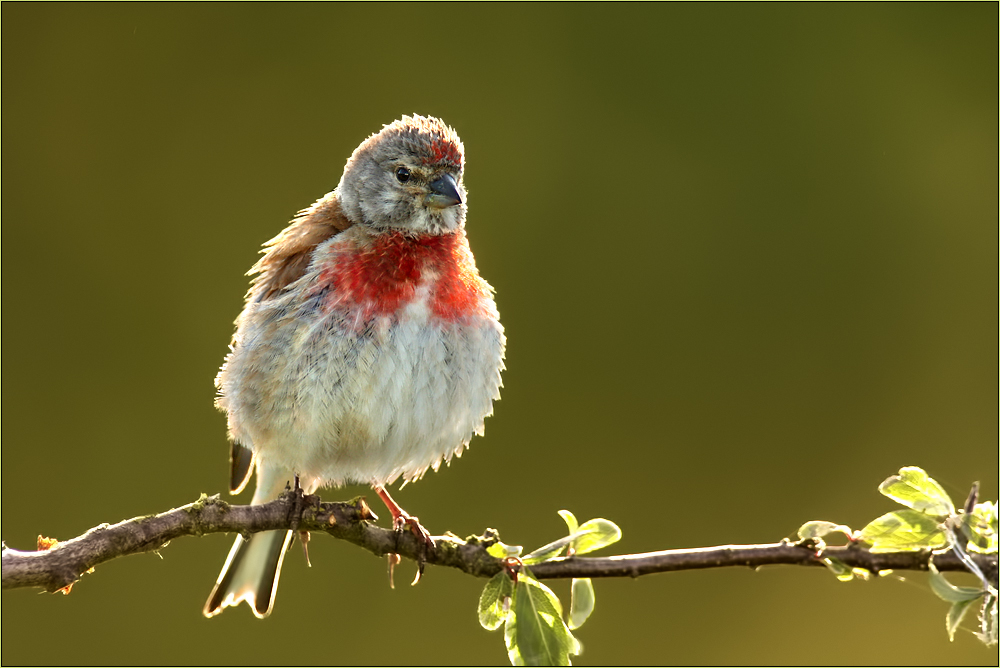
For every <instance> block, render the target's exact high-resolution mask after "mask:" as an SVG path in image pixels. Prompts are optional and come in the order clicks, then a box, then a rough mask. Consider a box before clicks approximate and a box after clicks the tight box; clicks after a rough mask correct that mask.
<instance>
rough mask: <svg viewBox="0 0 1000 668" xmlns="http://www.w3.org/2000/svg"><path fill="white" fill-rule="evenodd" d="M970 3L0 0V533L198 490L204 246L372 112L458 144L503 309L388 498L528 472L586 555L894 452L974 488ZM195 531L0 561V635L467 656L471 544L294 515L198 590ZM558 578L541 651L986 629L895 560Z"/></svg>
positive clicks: (107, 659)
mask: <svg viewBox="0 0 1000 668" xmlns="http://www.w3.org/2000/svg"><path fill="white" fill-rule="evenodd" d="M997 12H998V10H997V5H996V4H995V3H980V4H976V3H973V4H968V3H955V4H874V5H873V4H861V5H831V4H809V5H801V4H799V5H785V4H782V5H744V4H739V5H734V4H666V5H663V4H657V5H567V4H547V5H530V6H525V5H509V4H500V5H494V4H490V5H478V6H466V5H450V4H449V5H441V4H413V5H410V4H407V5H401V4H393V5H363V6H361V5H339V4H338V5H325V4H292V5H276V4H250V5H248V4H214V5H194V4H143V5H132V4H97V5H94V4H79V5H76V4H10V3H4V5H3V7H2V18H3V21H2V55H3V58H2V75H3V77H2V86H3V142H2V156H3V199H2V214H3V245H2V247H3V262H2V268H3V281H2V285H3V288H2V289H3V316H4V319H5V320H6V322H7V324H6V326H5V327H4V329H3V357H4V362H5V363H4V366H3V390H4V392H3V411H4V415H5V416H6V418H5V419H4V421H3V432H2V433H3V442H4V443H5V445H4V449H3V469H2V470H3V486H2V489H3V492H2V493H3V505H2V507H3V539H4V540H5V541H6V542H7V544H8V545H10V546H11V547H15V548H21V549H29V548H31V547H32V546H33V545H34V541H35V537H36V535H37V534H44V535H47V536H53V537H57V538H63V539H65V538H69V537H72V536H76V535H78V534H80V533H82V532H83V531H84V530H86V529H88V528H90V527H92V526H94V525H96V524H98V523H100V522H116V521H119V520H122V519H125V518H128V517H131V516H135V515H139V514H146V513H151V512H157V511H162V510H166V509H168V508H171V507H174V506H178V505H181V504H184V503H187V502H190V501H193V500H194V499H196V498H197V496H198V494H199V493H200V492H207V493H217V492H222V491H224V489H225V484H226V480H227V445H226V439H225V424H224V418H223V416H222V415H221V414H219V413H217V412H216V410H215V409H214V408H213V406H212V399H213V395H214V388H213V386H212V379H213V377H214V375H215V373H216V370H217V368H218V366H219V364H220V363H221V361H222V358H223V356H224V355H225V353H226V351H227V344H228V342H229V337H230V335H231V332H232V322H233V320H234V319H235V317H236V315H237V314H238V312H239V310H240V308H241V304H242V297H243V294H244V292H245V290H246V287H247V278H246V277H245V276H244V272H246V270H247V269H248V268H249V267H250V265H251V264H252V263H253V262H254V261H255V259H256V257H257V251H258V249H259V247H260V244H261V243H262V242H264V241H265V240H267V239H268V238H270V237H271V236H273V235H274V234H276V233H277V232H278V231H279V230H281V229H282V227H283V226H284V225H285V223H286V221H287V220H288V219H289V218H290V217H291V216H292V215H293V214H294V213H295V211H296V210H297V209H299V208H301V207H304V206H306V205H308V204H310V203H311V202H312V201H313V200H315V199H316V198H317V197H319V196H320V195H322V194H324V193H326V192H327V191H329V190H331V189H332V188H333V187H334V186H335V185H336V184H337V181H338V180H339V178H340V175H341V172H342V170H343V165H344V162H345V160H346V159H347V157H348V156H349V155H350V154H351V151H352V150H353V149H354V148H355V147H356V146H357V145H358V144H359V143H360V142H361V140H363V139H364V138H365V137H367V136H368V135H369V134H370V133H372V132H375V131H377V130H379V129H380V128H381V126H382V125H383V124H384V123H389V122H391V121H392V120H394V119H396V118H398V117H400V116H401V115H403V114H404V113H413V112H419V113H422V114H431V115H436V116H440V117H441V118H444V119H445V120H446V121H447V122H448V123H450V124H452V125H453V126H454V127H455V128H456V129H457V130H458V132H459V133H460V134H461V137H462V139H463V140H464V142H465V146H466V151H467V158H468V163H467V165H468V166H467V175H466V184H467V185H468V188H469V191H470V193H471V197H470V215H469V223H468V233H469V237H470V239H471V243H472V247H473V250H474V251H475V254H476V258H477V261H478V264H479V267H480V270H481V272H482V274H483V275H484V276H485V277H486V278H487V280H489V281H490V283H492V284H493V285H494V286H495V287H496V289H497V302H498V305H499V308H500V313H501V316H502V320H503V323H504V325H505V326H506V328H507V333H508V337H509V348H508V357H507V366H508V369H507V372H506V374H505V375H504V390H503V400H502V401H501V402H499V404H498V405H497V407H496V414H495V415H494V417H492V418H490V419H489V420H487V436H486V438H485V439H476V440H474V441H473V443H472V449H471V451H469V452H468V453H467V454H466V455H465V456H464V457H463V458H462V459H461V460H460V461H458V462H456V463H454V465H453V466H452V467H450V468H448V469H445V470H443V471H442V472H440V473H438V474H436V475H429V476H428V477H427V478H426V479H425V480H424V481H423V482H421V483H419V484H416V485H412V486H408V487H407V488H406V489H405V490H403V491H402V492H401V493H399V494H398V495H397V499H399V500H400V502H401V503H402V504H403V505H404V506H405V507H406V508H408V509H409V510H411V511H412V512H414V513H416V514H418V515H419V516H420V517H421V518H422V520H423V521H424V523H425V524H426V525H427V526H428V528H429V529H430V530H431V531H432V532H437V533H440V532H443V531H445V530H450V531H453V532H455V533H458V534H460V535H466V534H469V533H473V532H481V531H482V530H483V529H485V528H486V527H487V526H490V527H495V528H497V529H498V530H499V531H500V533H501V536H502V537H503V538H504V539H505V540H506V541H507V542H511V543H517V544H523V545H525V546H527V547H528V548H529V549H530V548H532V547H536V546H538V545H541V544H542V543H545V542H548V541H549V540H552V539H554V538H556V537H558V536H559V535H561V532H562V531H563V530H564V526H563V524H562V521H561V520H560V519H559V517H558V516H557V515H556V511H557V510H559V509H560V508H568V509H570V510H572V511H573V512H574V513H576V515H577V516H578V517H579V518H580V520H581V521H582V520H585V519H588V518H590V517H595V516H603V517H607V518H610V519H612V520H614V521H616V522H617V523H618V524H619V525H620V526H621V527H622V529H623V530H624V539H623V540H622V542H621V543H620V544H619V547H620V550H619V551H620V552H641V551H647V550H657V549H665V548H678V547H695V546H708V545H716V544H723V543H748V542H769V541H776V540H779V539H780V538H782V537H783V536H786V535H789V534H791V533H792V532H794V531H795V529H796V528H797V527H798V526H799V525H800V524H801V523H802V522H804V521H806V520H811V519H827V520H835V521H837V522H843V523H847V524H849V525H851V526H853V527H855V528H859V527H860V526H862V525H863V524H864V523H865V522H867V521H868V520H870V519H872V518H874V517H876V516H877V515H879V514H881V513H883V512H887V511H888V510H890V509H892V507H893V504H892V503H891V502H890V501H889V500H887V499H885V498H883V497H881V496H880V495H879V494H878V493H877V491H876V487H877V485H878V484H879V482H881V481H882V480H883V479H884V478H885V477H887V476H889V475H891V474H893V473H894V472H895V471H896V470H897V469H898V468H899V467H900V466H904V465H917V466H922V467H924V468H925V469H927V470H928V471H929V472H930V473H931V475H932V476H934V477H935V478H937V479H938V480H939V481H940V482H941V483H942V484H944V485H945V486H946V488H947V489H948V490H949V491H950V492H951V493H952V494H953V495H954V497H955V499H956V500H960V499H964V497H965V494H966V493H967V491H968V489H969V486H970V484H971V483H972V482H973V481H975V480H981V481H982V483H983V492H984V493H985V494H986V495H987V496H988V497H989V498H996V496H997V466H998V462H997V453H998V449H997V436H998V434H997V405H998V396H997V384H998V378H997V362H998V360H997V349H998V345H997V343H998V337H997V315H998V314H997V299H998V295H997V256H998V251H997V248H998V243H997V242H998V240H997V217H998V203H997V181H998V174H997V164H998V156H997V127H998V115H997V98H998V90H997V80H998V68H997V41H998V35H997ZM358 493H364V488H361V487H356V488H348V489H343V490H328V491H327V492H326V493H325V496H326V498H328V499H346V498H349V497H351V496H353V495H355V494H358ZM369 496H371V495H370V494H369ZM243 498H246V499H248V498H249V492H248V493H246V494H245V496H244V497H243ZM231 540H232V539H231V537H228V536H222V535H213V536H208V537H205V538H201V539H195V538H187V539H180V540H177V541H175V542H174V543H173V544H172V545H170V546H169V547H168V548H167V549H165V550H163V552H162V558H158V557H157V556H156V555H153V554H149V555H143V556H135V557H130V558H127V559H122V560H118V561H114V562H112V563H109V564H106V565H104V566H101V567H99V568H98V569H97V572H96V574H94V575H90V576H87V577H85V578H84V579H83V580H82V582H81V583H80V584H78V585H77V587H76V588H75V589H74V591H73V593H72V595H71V596H68V597H64V596H50V595H42V594H39V593H38V592H37V591H27V590H21V591H13V592H4V594H3V605H4V610H6V613H5V614H4V615H3V625H2V630H3V643H2V661H3V663H5V664H19V663H82V664H100V665H105V664H121V663H127V664H132V663H138V664H144V663H150V664H182V665H184V664H216V663H236V664H248V663H249V664H259V663H306V664H308V663H319V664H329V663H333V664H341V663H344V664H372V663H373V664H437V663H443V664H455V663H457V664H502V663H505V662H506V655H505V651H504V648H503V638H502V635H501V633H488V632H486V631H484V630H482V629H481V628H480V627H479V625H478V622H477V619H476V614H475V612H476V604H477V601H478V596H479V591H480V590H481V588H482V586H483V584H484V582H483V581H477V580H473V579H471V578H469V577H466V576H462V575H460V574H458V573H455V572H451V571H447V570H442V569H431V570H430V571H429V572H428V573H427V575H426V577H425V579H424V581H423V582H422V583H421V584H420V586H418V587H414V588H411V587H408V586H402V587H399V588H397V589H396V590H394V591H393V590H390V589H389V587H388V584H387V578H386V572H385V571H386V568H385V562H384V561H383V560H380V559H376V558H374V557H372V556H370V555H368V554H367V553H364V552H362V551H361V550H359V549H357V548H355V547H353V546H350V545H347V544H342V543H338V542H336V541H334V540H332V539H323V538H322V537H318V538H317V539H316V540H314V541H313V543H312V546H311V556H312V562H313V568H311V569H307V568H306V567H305V565H304V563H303V559H302V558H301V556H300V551H299V549H298V548H297V547H295V548H294V551H293V552H292V553H291V554H290V555H289V557H288V559H287V560H286V565H285V569H284V574H283V575H282V580H281V593H280V595H279V597H278V600H277V605H276V609H275V613H274V614H273V615H272V617H271V618H270V619H268V620H266V621H265V622H259V621H257V620H256V619H254V618H253V617H252V616H251V615H250V614H249V613H248V611H247V609H246V608H245V607H243V608H241V609H238V610H230V611H228V612H227V613H226V614H224V615H222V616H221V617H218V618H215V619H212V620H206V619H204V618H203V617H202V616H201V613H200V610H201V606H202V604H203V602H204V599H205V598H206V596H207V595H208V593H209V590H210V589H211V586H212V584H213V582H214V580H215V578H216V576H217V574H218V571H219V569H220V567H221V564H222V562H223V560H224V558H225V556H226V553H227V551H228V549H229V546H230V544H231ZM411 574H412V566H406V565H404V566H403V567H402V573H401V574H400V577H398V578H397V579H400V580H402V581H404V582H405V581H407V580H408V579H409V576H410V575H411ZM555 589H556V591H557V593H560V594H566V593H567V590H568V587H567V586H565V583H556V585H555ZM597 594H598V603H597V609H596V612H595V614H594V616H593V617H592V618H591V620H590V621H589V622H588V624H587V625H586V626H584V627H583V629H581V630H580V632H579V634H578V635H579V637H580V639H581V640H582V642H583V644H584V653H583V654H582V655H581V656H580V657H578V658H577V663H579V664H584V665H587V664H608V663H611V664H617V663H624V664H663V663H667V664H731V663H736V664H789V663H790V664H803V663H806V664H809V663H819V664H834V665H838V664H993V665H995V664H996V650H995V649H986V648H984V647H982V646H980V645H979V644H978V642H977V641H976V640H975V639H974V638H973V636H972V634H971V632H970V630H969V629H970V628H971V624H970V623H969V621H967V622H966V627H965V629H966V630H963V631H961V632H960V633H959V634H958V637H957V638H956V640H955V642H954V643H949V642H948V639H947V635H946V633H945V629H944V619H945V613H946V611H947V606H946V604H945V603H943V602H942V601H940V600H938V599H936V598H935V597H934V596H933V595H932V594H931V592H930V591H929V590H928V588H927V585H926V578H925V576H924V575H922V574H908V575H907V576H906V578H905V581H899V580H895V579H885V580H880V581H877V582H870V583H867V584H865V583H850V584H841V583H838V582H836V581H835V580H834V578H833V577H832V576H831V575H829V574H828V573H826V572H824V571H822V570H819V569H801V568H799V569H796V568H780V567H775V568H770V569H764V570H761V571H760V572H756V573H754V572H751V571H749V570H735V569H734V570H718V571H701V572H691V573H673V574H664V575H658V576H650V577H644V578H641V579H639V580H635V581H631V580H606V581H599V582H597Z"/></svg>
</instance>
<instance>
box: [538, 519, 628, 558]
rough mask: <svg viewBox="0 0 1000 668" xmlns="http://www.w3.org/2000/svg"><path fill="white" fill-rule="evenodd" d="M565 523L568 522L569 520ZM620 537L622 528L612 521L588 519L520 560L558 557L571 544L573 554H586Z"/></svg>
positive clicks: (614, 541)
mask: <svg viewBox="0 0 1000 668" xmlns="http://www.w3.org/2000/svg"><path fill="white" fill-rule="evenodd" d="M560 514H562V513H560ZM563 519H564V520H565V519H566V517H565V516H564V517H563ZM573 519H574V520H575V519H576V518H573ZM566 523H567V524H569V521H567V522H566ZM621 537H622V530H621V529H619V528H618V525H617V524H615V523H614V522H612V521H610V520H605V519H601V518H597V519H593V520H588V521H586V522H584V523H583V524H582V525H580V527H579V528H577V530H576V531H574V532H572V533H571V534H570V535H568V536H564V537H563V538H560V539H559V540H554V541H552V542H551V543H549V544H548V545H543V546H541V547H540V548H538V549H537V550H534V551H533V552H531V554H526V555H525V556H524V557H523V558H522V561H524V563H526V564H540V563H542V562H543V561H549V560H551V559H555V558H556V557H559V556H560V555H561V554H562V551H563V550H564V549H566V548H567V547H569V546H571V545H572V547H573V550H572V552H573V554H586V553H587V552H593V551H594V550H599V549H601V548H602V547H607V546H608V545H611V544H612V543H616V542H618V541H619V540H620V539H621Z"/></svg>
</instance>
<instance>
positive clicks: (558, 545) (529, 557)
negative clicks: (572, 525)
mask: <svg viewBox="0 0 1000 668" xmlns="http://www.w3.org/2000/svg"><path fill="white" fill-rule="evenodd" d="M581 533H582V531H577V532H576V533H572V534H570V535H568V536H564V537H562V538H560V539H559V540H554V541H552V542H551V543H549V544H548V545H542V546H541V547H540V548H538V549H537V550H534V551H533V552H531V553H530V554H526V555H524V557H522V558H521V561H523V562H524V563H526V564H540V563H542V562H543V561H549V560H551V559H555V558H556V557H558V556H560V555H561V554H562V551H563V550H565V549H566V548H567V547H569V545H570V543H572V542H573V541H574V540H576V538H577V537H578V536H579V535H580V534H581Z"/></svg>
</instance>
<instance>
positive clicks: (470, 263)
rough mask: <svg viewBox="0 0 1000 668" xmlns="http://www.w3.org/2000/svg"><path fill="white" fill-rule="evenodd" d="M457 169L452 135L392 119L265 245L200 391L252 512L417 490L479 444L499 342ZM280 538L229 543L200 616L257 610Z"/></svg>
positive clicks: (495, 394)
mask: <svg viewBox="0 0 1000 668" xmlns="http://www.w3.org/2000/svg"><path fill="white" fill-rule="evenodd" d="M463 169H464V154H463V147H462V143H461V141H460V140H459V138H458V136H457V134H456V133H455V132H454V130H452V129H451V128H449V127H448V126H446V125H445V124H444V123H443V122H441V121H439V120H438V119H435V118H426V117H421V116H414V117H403V119H401V120H399V121H396V122H395V123H392V124H391V125H388V126H386V127H385V128H383V130H382V131H381V132H379V133H377V134H375V135H372V136H371V137H369V138H368V139H367V140H365V142H363V143H362V144H361V146H359V147H358V148H357V150H355V151H354V154H353V155H352V156H351V158H350V160H348V162H347V166H346V167H345V169H344V175H343V177H342V178H341V181H340V184H339V185H338V186H337V188H336V190H334V191H333V192H331V193H329V194H328V195H326V196H325V197H323V198H322V199H320V200H319V201H317V202H316V203H315V204H314V205H313V206H311V207H309V208H308V209H305V210H303V211H302V212H300V213H299V215H298V216H297V217H296V218H295V219H294V220H293V221H292V222H291V224H289V226H288V227H287V228H286V229H285V230H284V231H283V232H282V233H281V234H279V235H278V236H276V237H275V238H274V239H272V240H271V241H269V242H268V243H267V244H266V250H265V252H264V256H263V257H262V258H261V260H260V261H259V262H258V263H257V264H256V265H254V267H253V269H252V270H251V273H255V274H256V277H255V279H254V281H253V284H252V286H251V288H250V291H249V293H248V294H247V299H246V305H245V307H244V309H243V312H242V313H241V314H240V317H239V318H238V319H237V321H236V333H235V334H234V336H233V341H232V345H231V348H232V352H231V353H230V354H229V356H228V357H227V358H226V362H225V364H224V365H223V367H222V370H221V371H220V372H219V375H218V378H217V379H216V385H217V387H218V388H219V393H220V395H219V398H218V400H217V405H218V406H219V408H220V409H222V410H223V411H225V413H226V414H227V416H228V424H229V435H230V438H231V439H232V441H233V443H234V447H233V462H234V468H233V474H232V487H233V488H234V489H235V488H238V487H241V483H243V484H245V480H246V478H248V477H249V473H250V470H251V468H255V469H256V472H257V490H256V492H255V494H254V498H253V503H264V502H267V501H269V500H272V499H273V498H275V497H276V496H277V495H278V494H280V492H281V490H282V489H283V488H284V486H285V483H286V482H287V481H290V480H292V478H293V477H294V476H295V475H298V476H300V478H301V480H302V485H303V487H304V489H305V490H306V491H307V492H311V491H313V490H315V489H316V488H317V487H319V486H329V485H334V486H336V485H342V484H344V483H347V482H361V483H369V484H372V485H375V486H383V485H387V484H390V483H392V482H394V481H395V480H397V479H399V478H402V479H404V480H406V481H411V480H417V479H419V478H420V477H421V476H423V475H424V473H425V472H426V471H427V469H428V468H430V469H433V470H437V469H438V467H439V466H440V464H441V463H442V462H448V461H450V459H451V458H452V456H456V455H461V453H462V451H463V449H464V448H465V447H466V446H467V445H468V443H469V440H470V439H471V438H472V436H473V434H482V433H483V421H484V419H485V417H487V416H488V415H490V414H491V413H492V406H493V401H494V400H495V399H497V398H499V388H500V372H501V371H502V369H503V355H504V346H505V339H504V334H503V327H502V326H501V325H500V322H499V319H498V317H499V316H498V314H497V310H496V306H495V304H494V301H493V296H492V295H493V289H492V288H491V287H490V285H489V284H488V283H486V281H484V280H483V279H482V278H481V277H480V276H479V272H478V270H477V269H476V265H475V260H474V258H473V256H472V252H471V251H470V249H469V245H468V241H467V239H466V236H465V227H464V226H465V217H466V193H465V189H464V185H463V183H462V175H463ZM246 450H249V451H251V452H252V459H251V458H250V457H248V456H246V455H247V453H246ZM251 462H252V463H251ZM282 533H284V532H277V535H275V532H268V533H264V534H257V535H255V536H254V537H253V538H252V539H251V541H250V544H249V545H248V546H247V545H244V543H243V539H242V538H238V539H237V542H236V545H234V546H233V551H232V552H231V553H230V558H229V560H228V561H227V564H226V567H225V568H224V569H223V572H222V574H221V575H220V576H219V580H218V582H217V584H216V588H215V590H214V591H213V593H212V596H211V597H210V598H209V601H208V603H207V604H206V606H205V614H206V615H208V616H212V615H214V614H217V613H218V612H220V611H221V610H222V608H223V607H225V606H226V605H235V604H237V603H239V602H240V601H241V600H246V601H247V602H248V603H250V604H251V606H252V607H253V609H254V614H256V615H257V616H258V617H263V616H266V615H267V614H269V612H270V609H271V605H272V604H273V598H274V593H275V591H276V589H277V573H278V571H279V569H280V565H281V556H282V554H283V551H284V549H285V548H286V547H287V545H288V537H285V536H282V535H281V534H282ZM271 572H273V577H272V575H271Z"/></svg>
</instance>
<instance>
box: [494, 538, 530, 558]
mask: <svg viewBox="0 0 1000 668" xmlns="http://www.w3.org/2000/svg"><path fill="white" fill-rule="evenodd" d="M523 549H524V548H523V547H521V546H520V545H506V544H504V543H501V542H500V541H497V542H495V543H493V544H492V545H490V546H489V547H488V548H486V554H488V555H490V556H491V557H496V558H497V559H506V558H507V557H517V556H519V555H520V554H521V551H522V550H523Z"/></svg>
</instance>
